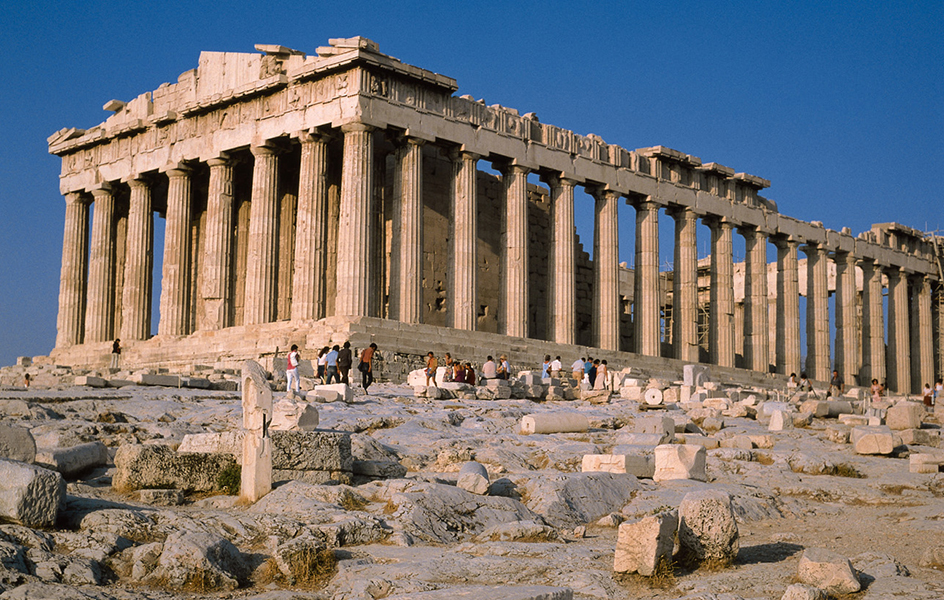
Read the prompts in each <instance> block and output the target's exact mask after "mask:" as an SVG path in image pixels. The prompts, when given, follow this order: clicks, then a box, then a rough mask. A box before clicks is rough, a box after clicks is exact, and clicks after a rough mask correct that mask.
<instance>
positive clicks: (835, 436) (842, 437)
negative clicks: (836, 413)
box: [826, 425, 849, 444]
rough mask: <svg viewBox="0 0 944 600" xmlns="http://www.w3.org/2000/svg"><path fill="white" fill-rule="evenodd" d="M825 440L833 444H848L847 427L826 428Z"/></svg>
mask: <svg viewBox="0 0 944 600" xmlns="http://www.w3.org/2000/svg"><path fill="white" fill-rule="evenodd" d="M826 439H827V440H829V441H830V442H832V443H834V444H848V443H849V427H847V426H846V425H834V426H831V427H827V428H826Z"/></svg>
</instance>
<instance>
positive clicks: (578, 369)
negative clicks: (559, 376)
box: [570, 356, 584, 383]
mask: <svg viewBox="0 0 944 600" xmlns="http://www.w3.org/2000/svg"><path fill="white" fill-rule="evenodd" d="M583 365H584V359H583V357H582V356H581V357H580V358H578V359H577V360H575V361H574V364H572V365H570V370H571V371H573V373H571V375H573V378H574V379H575V380H576V381H577V383H580V380H581V379H583Z"/></svg>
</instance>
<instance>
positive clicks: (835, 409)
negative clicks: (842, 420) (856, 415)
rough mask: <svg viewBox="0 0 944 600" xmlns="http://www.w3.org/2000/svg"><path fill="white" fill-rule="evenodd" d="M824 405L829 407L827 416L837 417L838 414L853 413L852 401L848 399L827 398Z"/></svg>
mask: <svg viewBox="0 0 944 600" xmlns="http://www.w3.org/2000/svg"><path fill="white" fill-rule="evenodd" d="M826 406H827V408H828V409H829V413H828V414H827V416H828V417H833V418H838V417H839V415H851V414H852V413H853V410H852V403H851V402H849V401H848V400H827V401H826Z"/></svg>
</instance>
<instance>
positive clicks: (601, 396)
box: [580, 390, 611, 404]
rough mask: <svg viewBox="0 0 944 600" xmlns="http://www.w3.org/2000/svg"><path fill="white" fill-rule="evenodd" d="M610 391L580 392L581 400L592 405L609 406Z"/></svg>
mask: <svg viewBox="0 0 944 600" xmlns="http://www.w3.org/2000/svg"><path fill="white" fill-rule="evenodd" d="M610 393H611V392H610V390H580V399H581V400H586V401H587V402H589V403H590V404H607V403H609V401H610Z"/></svg>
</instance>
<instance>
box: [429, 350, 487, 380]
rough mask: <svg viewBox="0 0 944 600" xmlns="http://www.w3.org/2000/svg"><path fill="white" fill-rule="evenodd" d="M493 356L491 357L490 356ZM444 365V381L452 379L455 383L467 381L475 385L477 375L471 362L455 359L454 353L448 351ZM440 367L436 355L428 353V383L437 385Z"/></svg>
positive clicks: (444, 358)
mask: <svg viewBox="0 0 944 600" xmlns="http://www.w3.org/2000/svg"><path fill="white" fill-rule="evenodd" d="M489 358H491V357H489ZM442 367H443V368H444V369H445V370H444V372H443V381H444V382H447V381H452V382H455V383H467V384H469V385H475V383H476V379H477V375H476V372H475V368H474V367H473V366H472V363H470V362H462V361H461V360H457V359H454V358H453V357H452V354H450V353H448V352H446V354H445V355H444V356H443V364H442ZM439 368H440V365H439V361H438V360H437V359H436V355H435V354H433V353H432V352H430V353H428V354H427V355H426V369H425V373H426V385H427V386H429V385H436V373H437V372H438V370H439Z"/></svg>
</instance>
